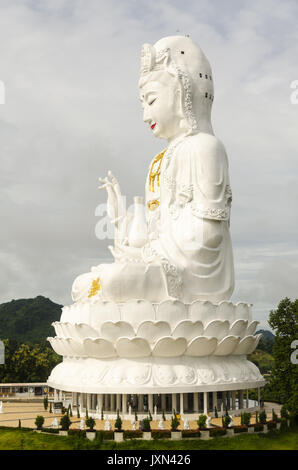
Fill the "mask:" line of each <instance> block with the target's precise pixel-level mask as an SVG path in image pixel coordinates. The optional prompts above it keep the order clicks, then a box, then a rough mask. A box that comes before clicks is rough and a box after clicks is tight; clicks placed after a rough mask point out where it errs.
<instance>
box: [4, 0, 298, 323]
mask: <svg viewBox="0 0 298 470" xmlns="http://www.w3.org/2000/svg"><path fill="white" fill-rule="evenodd" d="M297 17H298V3H297V1H296V0H262V1H261V2H260V1H257V0H248V1H245V0H243V1H242V0H218V1H217V0H206V1H205V0H184V2H181V1H178V0H177V1H163V0H161V1H159V2H147V1H144V0H125V1H123V0H84V1H83V0H43V1H42V0H23V1H18V0H0V80H1V81H2V82H3V83H4V85H5V90H6V103H5V104H1V105H0V162H1V172H0V179H1V182H0V215H1V218H0V220H1V225H0V263H1V269H0V302H6V301H9V300H11V299H17V298H21V297H34V296H36V295H44V296H47V297H49V298H51V299H52V300H53V301H56V302H59V303H62V304H69V303H70V301H71V300H70V289H71V284H72V282H73V280H74V278H75V277H76V276H77V275H78V274H80V273H83V272H86V271H89V268H90V267H91V266H93V265H96V264H99V263H100V262H102V261H103V260H105V259H106V260H107V259H109V252H108V250H107V244H109V243H110V242H109V241H106V240H105V241H101V240H98V239H97V238H96V236H95V226H96V223H97V222H98V217H96V215H95V210H96V207H97V206H98V205H99V204H101V203H103V202H104V201H105V193H104V192H100V191H99V190H98V189H97V187H98V177H99V176H105V175H106V173H107V171H108V170H109V169H111V170H112V171H113V172H114V174H115V175H116V176H117V177H118V178H119V180H120V182H121V187H122V191H123V193H124V194H126V195H127V198H128V201H129V202H131V200H132V197H133V196H134V195H143V193H144V182H145V177H146V173H147V168H148V165H149V162H150V160H151V158H152V157H153V156H154V154H156V153H157V152H158V151H159V150H161V149H163V148H164V142H162V141H160V140H156V139H154V138H153V136H152V135H151V134H150V132H149V129H148V128H147V126H145V125H144V123H143V121H142V109H141V107H140V103H139V99H138V88H137V83H138V71H139V60H140V49H141V45H142V44H143V43H144V42H150V43H154V42H156V41H157V40H158V39H160V38H161V37H163V36H168V35H174V34H176V33H177V31H179V34H189V35H190V36H191V37H192V39H193V40H194V41H195V42H197V43H198V44H199V45H200V46H201V47H202V49H203V50H204V52H205V54H206V55H207V57H208V58H209V61H210V62H211V65H212V68H213V75H214V81H215V102H214V108H213V125H214V130H215V133H216V135H217V136H218V137H219V138H220V139H221V140H222V141H223V142H224V144H225V146H226V149H227V152H228V155H229V161H230V176H231V184H232V189H233V207H232V221H231V233H232V240H233V246H234V258H235V271H236V289H235V292H234V294H233V300H235V301H240V300H241V301H248V302H251V303H253V304H254V312H255V317H256V319H258V320H259V321H260V322H261V326H262V327H265V328H268V325H267V318H268V314H269V311H270V309H271V308H274V307H275V306H276V305H277V303H278V302H279V300H280V299H281V298H283V297H285V296H289V297H291V298H296V297H298V282H297V278H298V276H297V273H298V245H297V239H298V223H297V222H298V215H297V214H298V210H297V201H298V185H297V173H298V162H297V160H298V131H297V124H298V105H294V104H292V103H291V100H290V96H291V93H292V91H293V90H291V88H290V85H291V83H292V82H293V81H294V80H298V66H297V57H298V28H297Z"/></svg>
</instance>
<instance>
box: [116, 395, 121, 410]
mask: <svg viewBox="0 0 298 470" xmlns="http://www.w3.org/2000/svg"><path fill="white" fill-rule="evenodd" d="M117 410H119V413H120V411H121V394H120V393H117V395H116V411H117Z"/></svg>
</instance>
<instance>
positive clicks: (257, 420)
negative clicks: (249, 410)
mask: <svg viewBox="0 0 298 470" xmlns="http://www.w3.org/2000/svg"><path fill="white" fill-rule="evenodd" d="M258 423H259V412H258V411H256V424H258Z"/></svg>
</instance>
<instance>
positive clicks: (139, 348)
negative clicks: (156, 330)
mask: <svg viewBox="0 0 298 470" xmlns="http://www.w3.org/2000/svg"><path fill="white" fill-rule="evenodd" d="M116 349H117V353H118V355H119V356H120V357H147V356H150V355H151V349H150V346H149V343H148V341H146V340H145V339H144V338H132V339H131V338H119V339H118V340H117V342H116Z"/></svg>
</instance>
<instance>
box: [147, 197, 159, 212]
mask: <svg viewBox="0 0 298 470" xmlns="http://www.w3.org/2000/svg"><path fill="white" fill-rule="evenodd" d="M158 206H159V200H158V199H153V200H151V201H148V202H147V207H148V209H149V211H155V209H157V208H158Z"/></svg>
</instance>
